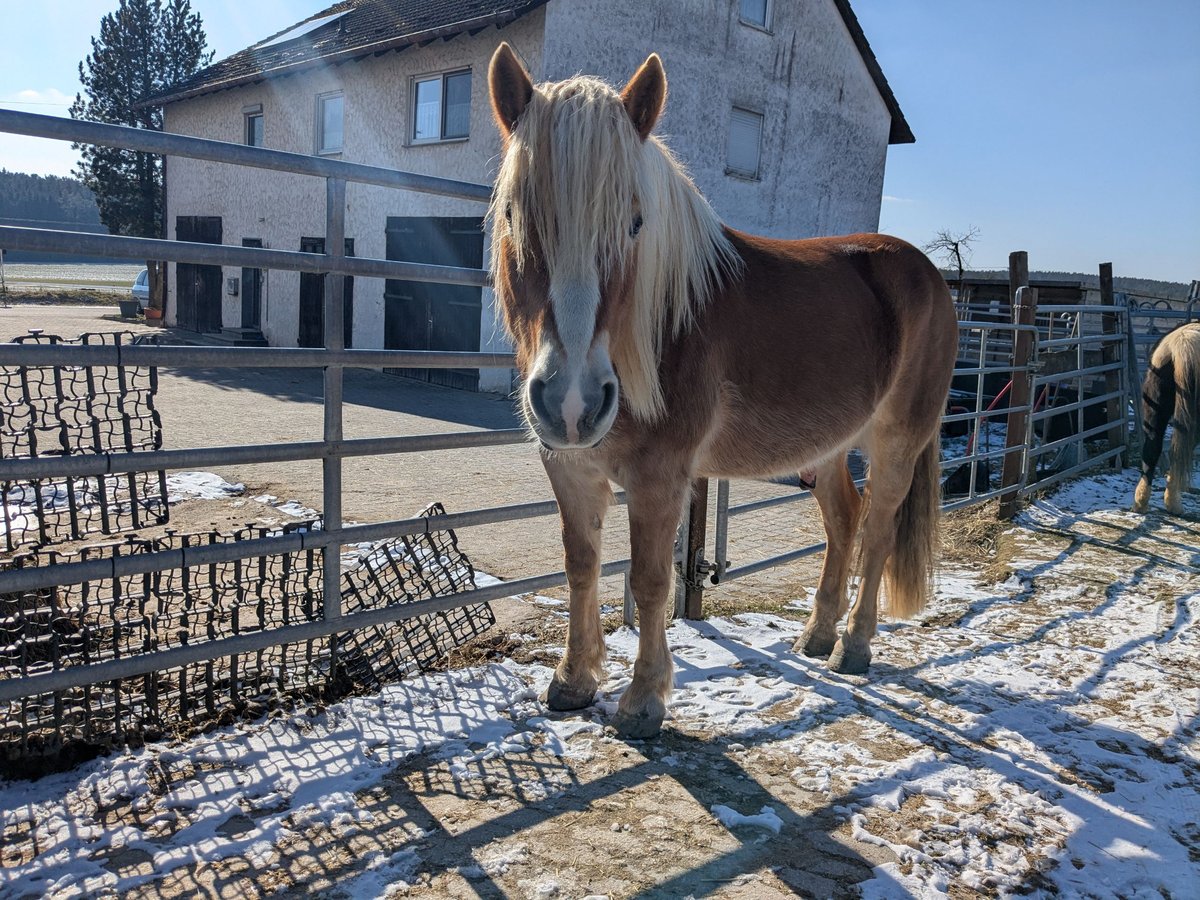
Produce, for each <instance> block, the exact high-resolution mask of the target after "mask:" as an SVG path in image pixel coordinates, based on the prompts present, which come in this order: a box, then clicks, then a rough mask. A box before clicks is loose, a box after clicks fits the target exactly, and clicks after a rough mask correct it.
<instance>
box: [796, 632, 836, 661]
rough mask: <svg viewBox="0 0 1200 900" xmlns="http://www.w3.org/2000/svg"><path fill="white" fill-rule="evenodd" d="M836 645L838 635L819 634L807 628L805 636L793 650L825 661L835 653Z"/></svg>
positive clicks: (800, 638)
mask: <svg viewBox="0 0 1200 900" xmlns="http://www.w3.org/2000/svg"><path fill="white" fill-rule="evenodd" d="M836 643H837V635H836V634H818V633H817V632H815V631H810V630H809V629H807V628H806V629H804V634H802V635H800V637H799V638H798V639H797V640H796V643H795V646H793V647H792V650H793V651H795V652H796V653H803V654H804V655H805V656H811V657H815V658H817V659H825V658H826V657H827V656H829V654H830V653H832V652H833V645H834V644H836Z"/></svg>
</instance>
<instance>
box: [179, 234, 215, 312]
mask: <svg viewBox="0 0 1200 900" xmlns="http://www.w3.org/2000/svg"><path fill="white" fill-rule="evenodd" d="M175 239H176V240H180V241H193V242H198V243H204V244H219V243H221V217H220V216H176V217H175ZM175 303H176V310H175V320H176V322H178V324H179V327H180V328H186V329H188V330H189V331H201V332H212V331H220V330H221V267H220V266H197V265H193V264H191V263H177V264H176V265H175Z"/></svg>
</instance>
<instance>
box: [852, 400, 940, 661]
mask: <svg viewBox="0 0 1200 900" xmlns="http://www.w3.org/2000/svg"><path fill="white" fill-rule="evenodd" d="M874 434H875V435H887V437H886V438H885V439H883V440H872V441H871V446H870V448H869V450H870V453H869V459H870V472H869V476H868V488H867V496H866V501H865V502H866V505H867V509H866V515H865V517H864V521H863V529H862V579H861V581H860V582H859V586H858V599H857V600H856V602H855V604H854V608H853V609H852V610H851V611H850V619H849V621H848V622H847V625H846V631H845V634H843V635H842V637H841V639H840V640H839V641H838V642H837V644H836V645H834V648H833V653H832V654H831V655H830V657H829V668H830V669H832V670H833V671H835V672H842V673H844V674H848V675H861V674H863V673H864V672H866V671H867V669H868V668H869V667H870V664H871V638H873V637H874V636H875V626H876V625H877V624H878V621H879V605H878V604H879V585H880V583H881V581H882V580H883V573H884V568H885V566H886V564H887V561H888V557H890V556H891V555H892V553H893V551H894V550H896V548H897V527H898V524H899V523H898V518H897V513H898V512H899V511H900V507H901V504H903V503H905V501H906V498H908V497H909V491H910V489H911V488H913V486H914V478H913V476H914V471H915V469H916V466H918V465H926V464H928V463H929V460H928V459H926V458H925V457H924V455H923V454H924V453H927V452H933V453H936V452H937V444H936V437H935V438H934V439H932V444H931V439H930V438H928V437H925V438H923V439H918V438H917V437H916V436H915V435H913V434H911V433H908V429H907V428H906V427H905V425H903V424H900V423H895V422H893V423H890V424H889V425H883V426H881V425H877V426H876V428H875V431H874ZM920 445H924V447H923V448H922V447H921V446H920ZM931 446H932V450H930V447H931ZM932 464H933V465H936V457H935V459H934V461H933V463H932ZM935 483H936V482H935ZM917 487H918V488H921V487H922V486H921V485H918V486H917ZM925 487H927V486H925ZM925 526H926V527H931V524H930V523H925Z"/></svg>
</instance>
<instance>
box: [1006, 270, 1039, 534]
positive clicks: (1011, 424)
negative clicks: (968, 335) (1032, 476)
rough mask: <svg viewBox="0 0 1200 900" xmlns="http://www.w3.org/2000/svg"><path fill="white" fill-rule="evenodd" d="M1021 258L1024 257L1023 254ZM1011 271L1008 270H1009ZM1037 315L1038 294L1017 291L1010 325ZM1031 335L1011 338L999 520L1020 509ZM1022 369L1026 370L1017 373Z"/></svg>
mask: <svg viewBox="0 0 1200 900" xmlns="http://www.w3.org/2000/svg"><path fill="white" fill-rule="evenodd" d="M1022 255H1024V254H1022ZM1010 271H1011V269H1010ZM1036 314H1037V291H1036V290H1035V289H1033V288H1031V287H1021V288H1018V289H1017V292H1016V306H1014V307H1013V323H1014V324H1016V325H1032V324H1033V323H1034V316H1035V315H1036ZM1033 348H1034V335H1033V334H1031V333H1030V332H1029V331H1026V330H1021V331H1018V332H1017V333H1016V334H1014V335H1013V353H1012V369H1013V373H1012V389H1011V391H1010V392H1009V395H1008V408H1009V412H1008V424H1007V425H1006V427H1005V430H1004V450H1005V452H1004V468H1003V470H1002V472H1001V475H1000V488H1001V490H1003V491H1004V493H1002V494H1001V495H1000V513H999V515H1000V518H1001V519H1011V518H1012V517H1013V516H1014V515H1016V513H1017V510H1018V508H1019V507H1020V498H1019V497H1018V496H1017V489H1018V488H1019V487H1020V486H1021V485H1022V484H1023V483H1024V481H1025V460H1026V452H1025V451H1026V449H1027V447H1026V432H1027V431H1028V430H1029V428H1028V425H1029V404H1030V401H1031V399H1032V397H1033V371H1032V370H1030V369H1029V364H1030V362H1031V361H1032V359H1033ZM1020 369H1024V370H1025V371H1018V370H1020Z"/></svg>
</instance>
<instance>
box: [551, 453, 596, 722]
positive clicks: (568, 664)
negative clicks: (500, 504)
mask: <svg viewBox="0 0 1200 900" xmlns="http://www.w3.org/2000/svg"><path fill="white" fill-rule="evenodd" d="M543 462H544V464H545V467H546V474H547V475H549V476H550V484H551V486H552V487H553V488H554V496H555V497H556V498H557V499H558V510H559V517H560V519H561V520H562V535H563V556H564V559H565V563H566V570H567V584H568V586H569V587H570V591H571V603H570V610H569V612H570V616H569V618H568V622H567V649H566V652H565V653H564V654H563V658H562V662H560V663H559V664H558V668H557V669H555V670H554V677H553V678H552V679H551V681H550V686H549V687H548V688H547V689H546V695H545V697H544V699H545V701H546V703H547V704H548V705H549V706H550V708H551V709H558V710H567V709H582V708H583V707H585V706H587V705H588V704H589V703H591V702H592V698H593V697H595V695H596V689H597V688H598V687H599V686H600V681H601V679H602V678H603V677H604V630H603V628H602V627H601V625H600V602H599V598H598V595H597V582H598V580H599V577H600V537H601V534H602V529H603V526H604V513H605V511H606V510H607V509H608V506H609V504H610V503H611V502H612V491H611V490H610V488H609V486H608V479H607V478H605V477H604V475H603V474H601V473H600V472H599V470H597V469H594V468H592V467H591V466H584V465H577V464H574V463H570V462H563V461H561V460H559V459H556V458H544V459H543Z"/></svg>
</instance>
